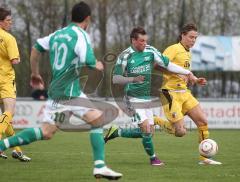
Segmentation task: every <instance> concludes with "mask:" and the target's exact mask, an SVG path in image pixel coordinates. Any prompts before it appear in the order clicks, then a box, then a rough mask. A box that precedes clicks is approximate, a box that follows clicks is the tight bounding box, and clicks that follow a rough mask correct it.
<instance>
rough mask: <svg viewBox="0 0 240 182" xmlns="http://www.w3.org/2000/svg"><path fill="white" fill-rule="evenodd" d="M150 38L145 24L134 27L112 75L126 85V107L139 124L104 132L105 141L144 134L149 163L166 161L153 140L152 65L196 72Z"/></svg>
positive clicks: (144, 145) (155, 164)
mask: <svg viewBox="0 0 240 182" xmlns="http://www.w3.org/2000/svg"><path fill="white" fill-rule="evenodd" d="M147 40H148V37H147V33H146V31H145V30H144V29H143V28H141V27H137V28H134V29H133V30H132V32H131V34H130V41H131V46H130V47H129V48H127V49H126V50H124V51H123V52H122V53H121V54H120V55H119V57H118V59H117V62H116V65H115V70H114V75H113V83H114V84H121V85H125V95H126V96H125V101H126V104H127V108H128V109H129V111H130V113H131V114H132V116H133V120H134V122H135V123H137V124H138V126H139V127H136V128H118V127H117V126H112V127H111V128H110V129H109V131H108V133H107V135H106V136H105V142H107V141H108V140H110V139H113V138H116V137H125V138H142V144H143V147H144V149H145V151H146V153H147V154H148V156H149V157H150V164H151V165H153V166H161V165H163V164H164V163H163V162H162V161H161V160H159V159H158V157H157V156H156V154H155V152H154V146H153V142H152V135H153V131H154V122H153V112H152V109H151V96H150V91H151V74H152V69H153V65H154V63H156V64H158V65H159V66H161V67H164V68H166V69H167V70H169V71H171V72H174V73H179V74H184V75H186V76H187V77H189V78H190V79H193V78H194V76H193V75H192V73H191V72H190V71H189V70H185V69H183V68H182V67H180V66H177V65H175V64H173V63H171V62H169V60H168V58H167V57H164V56H162V55H161V53H160V52H159V51H158V50H157V49H155V48H154V47H152V46H149V45H147Z"/></svg>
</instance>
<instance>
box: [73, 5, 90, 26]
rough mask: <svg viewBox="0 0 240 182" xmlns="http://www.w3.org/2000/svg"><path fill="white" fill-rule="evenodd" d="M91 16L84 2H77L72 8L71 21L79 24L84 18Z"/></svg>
mask: <svg viewBox="0 0 240 182" xmlns="http://www.w3.org/2000/svg"><path fill="white" fill-rule="evenodd" d="M88 16H91V9H90V7H89V6H88V4H86V3H85V2H79V3H77V4H75V5H74V6H73V8H72V21H73V22H77V23H81V22H82V21H84V20H85V18H86V17H88Z"/></svg>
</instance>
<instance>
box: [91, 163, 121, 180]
mask: <svg viewBox="0 0 240 182" xmlns="http://www.w3.org/2000/svg"><path fill="white" fill-rule="evenodd" d="M93 175H94V176H95V178H97V179H99V178H106V179H108V180H118V179H119V178H121V177H122V174H121V173H118V172H115V171H113V170H111V169H110V168H108V167H106V166H104V167H101V168H94V169H93Z"/></svg>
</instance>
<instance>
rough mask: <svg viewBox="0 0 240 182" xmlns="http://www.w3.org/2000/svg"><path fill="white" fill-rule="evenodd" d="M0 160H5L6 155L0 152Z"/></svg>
mask: <svg viewBox="0 0 240 182" xmlns="http://www.w3.org/2000/svg"><path fill="white" fill-rule="evenodd" d="M0 158H2V159H7V158H8V157H7V155H6V154H5V153H4V152H0Z"/></svg>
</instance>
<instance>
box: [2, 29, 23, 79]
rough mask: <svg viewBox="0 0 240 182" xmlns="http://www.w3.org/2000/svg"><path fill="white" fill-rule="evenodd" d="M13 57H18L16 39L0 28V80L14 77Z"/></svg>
mask: <svg viewBox="0 0 240 182" xmlns="http://www.w3.org/2000/svg"><path fill="white" fill-rule="evenodd" d="M13 59H19V51H18V47H17V42H16V39H15V38H14V37H13V36H12V35H11V34H10V33H8V32H6V31H5V30H3V29H2V28H0V82H2V81H4V80H5V81H6V80H14V79H15V72H14V69H13V66H12V62H11V60H13Z"/></svg>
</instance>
